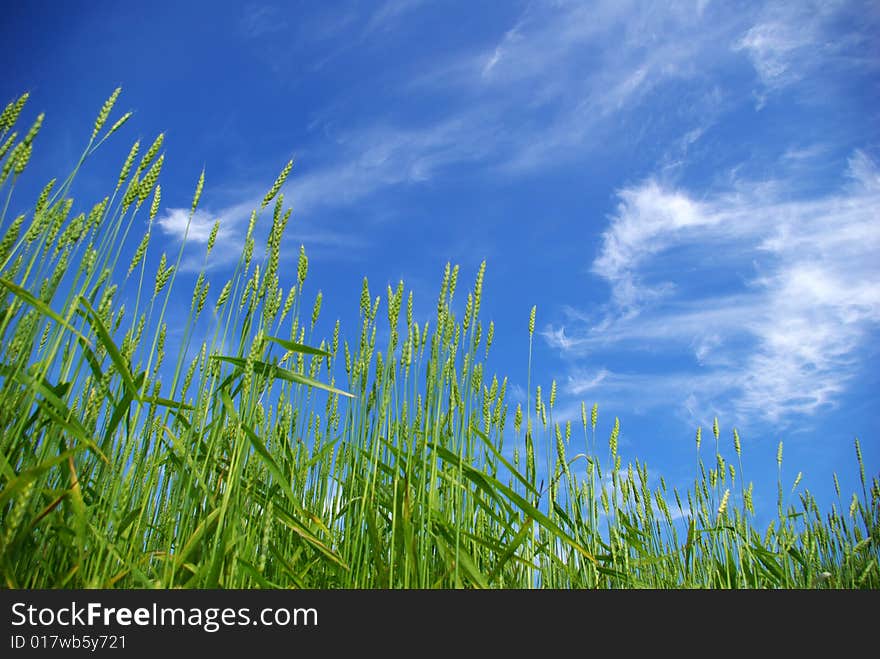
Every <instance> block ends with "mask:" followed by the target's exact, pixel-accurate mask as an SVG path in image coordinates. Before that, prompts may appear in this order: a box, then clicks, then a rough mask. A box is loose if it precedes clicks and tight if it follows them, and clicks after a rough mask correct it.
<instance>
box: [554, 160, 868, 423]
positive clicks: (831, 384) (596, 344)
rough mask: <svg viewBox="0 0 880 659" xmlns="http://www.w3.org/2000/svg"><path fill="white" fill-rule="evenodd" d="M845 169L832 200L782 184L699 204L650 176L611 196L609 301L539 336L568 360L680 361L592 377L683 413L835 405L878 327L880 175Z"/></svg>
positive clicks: (605, 253)
mask: <svg viewBox="0 0 880 659" xmlns="http://www.w3.org/2000/svg"><path fill="white" fill-rule="evenodd" d="M847 175H848V178H849V183H848V184H847V185H844V186H843V187H842V189H840V190H838V191H837V192H834V193H829V194H826V195H824V196H814V197H812V198H808V199H800V200H791V199H790V197H791V186H793V185H794V184H791V185H789V182H787V181H786V180H784V179H780V180H776V181H770V182H753V183H750V182H740V183H739V184H738V185H737V186H736V188H735V190H734V191H728V192H724V193H715V194H714V195H708V196H705V197H703V198H701V199H699V200H697V199H695V198H694V196H693V195H692V194H690V193H688V192H685V191H682V190H673V189H670V188H669V187H668V186H664V185H661V184H659V183H657V182H656V181H653V180H649V181H646V182H643V183H642V184H639V185H636V186H633V187H630V188H627V189H624V190H622V191H620V193H619V197H620V200H621V201H620V204H619V206H618V207H617V210H616V212H615V214H614V215H613V216H612V217H611V221H610V225H609V227H608V230H607V231H606V232H605V234H604V236H603V243H602V247H601V250H600V252H599V254H598V256H597V257H596V259H595V261H594V262H593V271H594V273H595V274H597V275H598V276H600V277H601V278H603V279H604V280H606V281H607V282H608V284H609V286H610V288H611V299H612V303H611V307H610V308H609V310H608V312H607V313H606V315H605V316H603V317H595V318H592V319H590V318H586V317H585V316H584V315H579V314H576V313H573V314H570V316H571V319H572V321H573V322H572V323H569V325H568V326H566V325H562V326H559V327H550V328H547V329H546V330H545V332H544V336H545V338H546V340H547V341H548V343H549V344H550V345H551V346H553V347H555V348H558V349H560V350H563V351H565V352H567V353H568V354H569V355H570V356H582V357H588V356H591V355H592V353H593V352H595V351H597V350H598V349H599V348H602V349H603V351H605V352H607V351H608V350H620V351H624V352H627V354H632V352H631V351H632V350H633V349H638V350H640V351H641V352H642V353H643V354H644V353H645V352H648V353H653V354H655V355H656V354H659V355H676V357H675V359H676V362H677V364H678V367H677V371H678V372H677V373H675V372H673V373H670V371H669V368H668V367H667V368H666V369H665V371H664V373H665V374H661V375H644V374H630V375H627V374H623V373H617V372H614V371H613V369H612V370H605V371H602V381H603V389H608V388H611V389H612V390H613V389H616V390H617V391H618V392H620V393H624V394H625V393H627V392H628V393H631V394H632V395H633V396H635V395H638V394H637V392H640V391H641V392H644V391H646V390H653V391H657V392H659V394H660V397H661V398H664V397H665V398H666V399H667V400H669V399H670V398H677V402H678V404H679V405H681V406H682V407H687V405H688V403H687V401H688V400H690V406H691V407H693V406H694V405H695V403H696V406H697V407H703V408H704V409H705V408H707V407H711V406H715V405H727V406H728V407H730V408H732V411H733V412H734V413H738V414H742V415H744V416H754V415H759V416H763V417H766V418H769V419H771V420H775V421H780V420H784V419H786V418H787V417H789V416H790V415H792V414H794V413H813V412H815V411H817V410H818V409H820V408H822V407H823V406H826V405H833V404H835V403H836V401H837V400H838V398H839V396H840V394H841V393H842V392H843V391H845V390H846V387H847V384H848V381H849V380H850V378H851V377H852V376H853V375H855V374H856V373H858V370H859V363H860V361H859V354H860V351H861V350H862V349H863V348H864V347H865V346H866V345H867V344H868V343H869V341H870V338H871V336H872V333H874V332H876V330H877V328H878V324H880V261H878V259H877V254H878V253H880V211H878V209H880V172H878V169H877V166H876V164H875V163H874V162H873V161H872V160H871V159H870V158H869V157H868V156H867V155H866V154H864V153H862V152H856V153H855V154H853V156H852V157H851V158H850V160H849V167H848V171H847ZM768 183H769V184H768ZM572 324H573V328H572V326H571V325H572ZM688 352H690V353H691V355H692V357H691V359H687V357H686V355H687V353H688ZM648 358H650V356H649V357H648ZM573 382H574V386H573V390H572V393H579V391H578V390H580V389H581V386H580V384H579V383H580V381H579V380H577V379H574V380H573ZM587 382H589V379H588V380H587Z"/></svg>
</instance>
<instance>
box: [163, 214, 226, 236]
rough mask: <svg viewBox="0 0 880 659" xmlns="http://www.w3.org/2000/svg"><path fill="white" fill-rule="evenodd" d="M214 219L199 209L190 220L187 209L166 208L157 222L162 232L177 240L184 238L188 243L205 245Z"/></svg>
mask: <svg viewBox="0 0 880 659" xmlns="http://www.w3.org/2000/svg"><path fill="white" fill-rule="evenodd" d="M215 221H216V218H214V217H212V216H211V215H209V214H208V213H206V212H205V211H203V210H201V209H199V210H196V212H195V213H194V214H193V215H192V219H190V211H189V209H187V208H167V209H166V210H165V214H164V215H162V216H161V217H160V218H159V219H158V220H157V222H158V223H159V226H160V227H162V230H163V231H164V232H165V233H166V234H169V235H171V236H173V237H175V238H177V239H178V240H183V239H184V236H186V240H187V241H188V242H193V243H206V242H208V237H209V236H210V235H211V228H212V227H213V226H214V222H215Z"/></svg>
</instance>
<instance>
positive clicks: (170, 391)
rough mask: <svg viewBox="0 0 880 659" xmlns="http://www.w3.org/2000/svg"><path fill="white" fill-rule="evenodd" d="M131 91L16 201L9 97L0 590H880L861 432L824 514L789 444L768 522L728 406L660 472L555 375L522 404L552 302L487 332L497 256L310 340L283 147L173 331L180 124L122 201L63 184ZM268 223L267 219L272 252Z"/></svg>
mask: <svg viewBox="0 0 880 659" xmlns="http://www.w3.org/2000/svg"><path fill="white" fill-rule="evenodd" d="M118 95H119V90H118V89H117V90H116V91H115V92H114V93H113V94H112V95H111V97H110V98H109V99H108V100H107V102H106V103H105V104H104V106H103V107H102V108H101V110H100V112H99V114H98V118H97V120H96V122H95V125H94V127H93V129H92V132H91V138H90V139H89V141H88V144H87V146H86V148H85V150H84V151H83V154H82V156H81V158H80V159H79V163H78V164H77V165H76V167H75V168H74V169H73V171H72V172H70V173H59V178H57V179H52V180H51V181H49V182H48V183H47V184H46V185H45V187H44V188H43V190H42V192H41V193H40V195H39V197H38V198H37V199H36V200H35V202H34V203H33V206H30V207H29V211H28V212H27V213H25V214H22V215H18V216H17V217H10V216H9V215H8V209H9V207H10V200H11V199H12V197H13V193H14V190H15V186H16V182H17V181H18V179H19V177H20V176H22V175H23V173H24V171H25V169H26V166H27V164H28V161H29V159H30V157H31V153H32V149H33V148H34V145H35V143H36V142H35V138H36V137H37V134H38V132H39V130H40V127H41V125H42V121H43V115H39V116H38V118H37V120H36V122H35V123H33V124H32V125H31V126H30V127H29V128H28V127H18V128H17V124H18V120H19V117H20V115H21V114H22V110H23V109H24V107H25V104H26V101H27V94H25V95H23V96H22V97H21V98H19V99H18V100H16V101H13V102H12V103H10V104H9V105H8V106H7V107H6V108H5V110H3V113H2V116H0V163H2V171H0V204H2V208H3V211H2V215H0V583H2V585H3V587H4V588H9V589H16V588H308V589H317V588H320V589H342V588H383V589H384V588H566V589H568V588H578V589H580V588H664V589H668V588H847V589H849V588H878V587H880V568H878V564H880V482H878V478H877V477H876V476H874V477H871V478H866V475H865V469H864V464H863V462H862V456H861V450H860V448H859V444H858V441H856V443H855V449H854V456H853V469H859V470H860V476H861V485H862V487H861V489H860V491H858V492H855V493H849V492H841V491H840V487H839V486H837V478H836V475H834V474H828V478H829V479H832V478H833V479H834V483H835V485H836V486H837V495H838V497H837V501H838V502H837V504H832V506H831V508H830V510H820V508H819V506H818V505H817V503H816V500H815V499H814V498H813V496H811V494H810V493H809V492H808V491H804V492H799V494H798V497H797V503H791V502H790V499H793V498H794V497H788V496H787V494H788V492H789V491H794V489H795V488H796V487H797V484H798V483H797V482H795V484H794V488H791V484H790V483H786V484H783V483H782V482H781V464H782V445H781V444H780V445H779V451H778V455H777V460H778V462H779V465H780V481H779V483H778V492H779V497H778V505H777V507H776V508H777V509H776V510H775V511H773V515H772V521H771V522H769V524H767V525H762V526H761V527H758V525H757V523H756V521H755V520H756V515H755V509H754V500H753V496H752V495H753V484H752V483H750V482H745V481H744V479H743V478H742V474H743V464H742V455H741V453H742V450H741V442H740V438H739V436H738V434H737V432H736V431H735V430H734V431H733V433H732V436H730V437H727V436H721V434H720V432H719V429H718V422H717V420H716V422H715V424H714V425H713V427H712V429H711V431H710V430H707V431H706V433H703V432H702V430H701V429H697V431H696V437H695V456H696V457H695V460H694V469H695V473H696V478H695V480H694V482H693V485H692V486H691V487H690V488H688V489H686V490H685V491H679V490H677V489H675V488H667V486H666V483H665V481H664V480H663V479H662V478H660V479H659V484H658V485H657V486H656V487H654V488H652V487H650V486H649V479H648V467H647V465H645V464H643V463H641V462H640V461H635V462H634V463H630V464H623V463H622V460H621V457H620V456H619V455H618V446H617V444H618V435H619V423H618V421H617V419H615V421H614V425H613V430H612V432H611V434H610V437H606V436H602V437H599V436H597V434H596V427H597V418H598V414H599V410H598V409H597V407H596V406H595V405H590V404H589V403H585V404H582V406H581V419H580V422H579V423H578V422H576V423H575V424H574V425H573V424H572V423H571V422H565V423H559V422H556V421H554V415H553V412H554V404H555V398H556V384H555V383H552V384H551V386H550V387H545V388H544V389H543V391H542V389H541V387H540V386H536V385H535V383H530V384H529V386H528V391H529V397H528V403H527V404H526V405H524V406H521V405H516V406H515V408H513V407H512V405H508V403H507V401H506V394H507V391H506V390H507V379H506V378H503V377H501V376H498V375H492V374H491V371H489V370H488V366H487V364H488V357H489V353H490V348H491V345H492V341H493V337H494V334H495V332H496V331H497V332H513V331H517V332H519V331H522V332H523V335H524V333H525V326H526V316H529V318H528V332H529V337H528V338H529V342H530V343H529V353H528V355H526V354H524V355H523V359H524V361H525V360H526V359H528V360H529V363H530V362H531V341H532V337H533V334H534V328H535V315H536V309H535V308H534V307H531V309H530V307H529V306H526V307H525V308H524V309H523V326H522V328H502V327H499V328H497V329H496V328H495V327H494V325H493V324H492V323H489V324H488V325H484V324H483V323H482V321H481V320H480V303H481V294H482V283H483V276H484V271H485V263H484V264H483V266H482V267H481V268H480V269H479V271H478V272H477V273H476V277H475V283H474V285H473V287H472V288H471V289H469V290H466V291H462V288H464V285H462V284H461V282H460V281H459V269H458V267H450V266H449V265H447V267H446V270H445V271H444V272H443V273H442V281H441V284H440V291H439V295H438V297H437V304H436V310H437V313H436V318H435V317H432V318H430V319H429V320H428V321H426V322H424V323H423V324H422V325H420V324H419V323H418V322H417V321H415V320H414V318H413V311H412V308H413V296H412V293H408V292H407V291H406V289H405V288H404V284H403V282H401V283H400V284H399V285H398V286H397V288H396V289H392V288H390V287H389V288H388V290H387V291H383V295H375V291H371V290H370V288H369V285H368V282H367V281H366V280H364V282H363V290H362V295H361V301H360V316H361V318H362V325H361V327H360V328H359V330H358V329H357V328H355V329H354V330H353V331H351V333H350V334H349V335H348V336H352V337H355V340H353V341H352V342H351V343H349V342H347V341H345V340H341V338H340V334H341V329H340V326H339V323H338V322H337V324H336V326H335V329H334V331H333V333H332V336H329V337H323V338H322V337H319V336H315V331H314V328H315V325H316V322H317V320H318V317H319V314H320V310H321V297H320V294H318V297H317V298H316V299H314V300H311V299H309V300H305V299H304V297H303V295H302V290H303V284H304V282H305V280H306V277H307V274H308V259H307V256H306V252H305V250H304V249H301V250H300V253H299V257H298V265H297V269H296V272H295V273H294V272H287V271H284V268H282V267H281V266H280V265H279V264H280V263H282V261H281V259H282V254H281V244H282V236H283V233H284V231H285V226H286V224H287V222H288V219H289V218H290V215H291V211H290V210H289V209H288V210H285V206H284V198H283V195H282V194H281V193H280V190H281V187H282V186H283V184H284V182H285V180H286V178H287V176H288V174H289V172H290V169H291V163H288V164H287V165H286V166H285V167H284V168H283V169H282V171H281V173H280V175H279V177H278V179H277V180H276V181H275V183H274V185H272V186H271V187H270V188H269V190H268V192H267V193H266V195H265V197H264V199H263V201H262V204H261V205H260V207H259V208H256V209H254V212H253V214H252V215H251V218H250V226H249V229H248V232H247V237H246V240H245V242H244V245H243V247H242V250H241V254H240V256H239V259H238V262H237V265H236V266H235V269H234V274H233V276H232V278H231V279H229V280H228V281H211V279H210V278H209V277H208V274H207V272H208V271H207V268H205V269H203V271H202V272H201V273H200V274H199V276H198V279H197V282H196V285H195V288H194V290H193V291H192V302H191V311H190V316H189V318H188V319H184V320H180V319H178V318H176V317H175V319H174V321H173V323H174V327H175V329H177V328H183V330H182V335H181V334H180V333H179V332H175V333H174V335H175V336H182V339H181V340H180V341H179V343H177V344H176V345H175V344H172V343H171V341H170V340H169V334H170V332H169V329H168V325H169V323H170V322H171V320H170V318H169V315H168V304H169V298H170V296H171V292H172V290H174V287H175V286H176V285H177V284H176V281H175V280H176V277H177V273H178V271H179V269H180V263H181V258H182V255H183V245H180V246H177V245H175V246H174V250H173V251H172V252H171V253H168V254H162V253H161V251H162V249H163V246H162V245H157V244H156V242H157V241H155V240H151V236H152V227H153V221H154V219H155V217H156V214H157V212H158V209H159V205H160V199H161V188H160V185H159V177H160V172H161V169H162V165H163V162H164V156H163V155H161V154H160V151H161V149H162V144H163V136H162V135H160V136H159V137H158V138H157V139H156V140H155V141H154V142H153V143H152V145H151V146H149V147H148V148H146V149H144V148H143V145H141V144H140V143H139V142H135V143H134V145H133V146H132V147H131V150H130V152H129V155H128V157H127V158H126V159H125V161H124V163H122V166H121V170H120V173H119V177H118V179H117V180H115V181H107V194H108V196H106V197H104V198H103V199H100V200H89V201H88V202H87V203H85V204H84V203H83V200H81V199H78V200H76V201H74V199H73V198H71V196H70V193H71V189H72V185H73V181H74V178H75V176H76V175H77V173H78V172H79V170H80V169H81V168H82V167H83V166H84V165H85V164H86V162H87V160H88V159H89V158H90V157H91V156H92V154H93V153H95V151H96V149H98V148H99V147H100V146H101V145H102V144H103V143H104V141H105V140H107V139H108V138H110V137H111V135H114V134H116V133H117V131H119V129H121V128H122V126H123V124H125V122H126V120H127V119H128V117H129V116H130V113H129V114H126V115H124V116H122V117H121V118H119V119H118V120H116V121H115V123H113V124H111V123H110V118H111V113H112V109H113V106H114V103H115V101H116V99H117V97H118ZM108 125H109V126H110V128H107V126H108ZM113 139H119V136H118V135H114V138H113ZM203 183H204V174H203V175H202V176H201V177H199V179H198V183H197V185H196V189H195V194H194V198H193V200H192V206H191V215H190V217H192V213H195V211H196V208H197V207H198V204H199V199H200V196H201V192H202V187H203ZM95 201H97V203H94V202H95ZM92 204H93V205H92ZM80 207H82V208H83V209H87V210H84V212H80V213H78V214H75V210H74V209H75V208H76V209H78V208H80ZM258 224H259V225H260V226H265V227H268V226H271V229H270V230H269V231H268V240H267V241H266V244H265V245H263V244H260V245H257V244H256V239H255V235H256V233H259V232H256V231H255V228H256V227H257V226H258ZM143 226H147V227H148V228H147V230H146V232H145V233H144V234H143V235H137V230H136V227H143ZM218 230H219V226H218V225H215V226H214V229H213V231H212V233H211V236H210V239H209V240H208V243H207V253H206V254H205V264H206V266H207V263H208V254H210V252H211V250H212V248H213V247H214V244H215V242H216V239H217V235H218ZM263 233H265V232H263ZM261 243H262V241H261ZM120 245H131V249H133V250H134V257H133V259H132V260H131V261H130V262H128V261H127V262H121V261H120V260H119V255H120V252H121V251H122V250H120ZM135 246H136V249H135ZM160 254H161V258H160V259H159V267H158V269H157V270H156V271H155V272H154V271H153V269H152V268H151V269H150V270H149V271H148V270H147V266H146V263H147V258H146V257H147V256H148V255H150V258H151V259H152V260H153V261H155V260H156V259H155V257H156V256H159V255H160ZM283 258H284V262H285V263H291V262H295V259H296V256H295V255H289V254H285V255H283ZM123 292H124V293H125V295H124V297H125V301H126V302H128V305H127V306H126V305H125V304H123V303H122V302H121V298H122V297H123ZM180 294H181V292H180V291H179V290H175V295H177V296H179V295H180ZM456 296H458V297H456ZM453 301H455V302H456V304H453ZM455 309H458V310H459V311H460V310H462V309H463V312H461V311H460V313H461V315H458V314H457V313H456V311H455ZM529 311H531V313H530V314H529ZM207 315H211V316H212V318H213V321H212V323H211V327H212V334H211V335H210V336H209V338H208V340H206V341H204V342H201V343H200V344H199V342H198V341H196V340H195V339H194V338H193V336H194V327H195V326H196V323H197V321H198V320H199V318H200V317H204V316H207ZM377 331H378V332H379V333H380V335H381V336H384V337H387V342H384V344H383V345H377V339H376V336H377ZM193 355H194V356H193ZM798 480H800V477H799V478H798ZM790 488H791V490H790ZM786 501H789V502H788V503H785V502H786ZM763 512H764V517H763V518H764V519H766V518H767V516H766V513H767V511H763Z"/></svg>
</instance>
